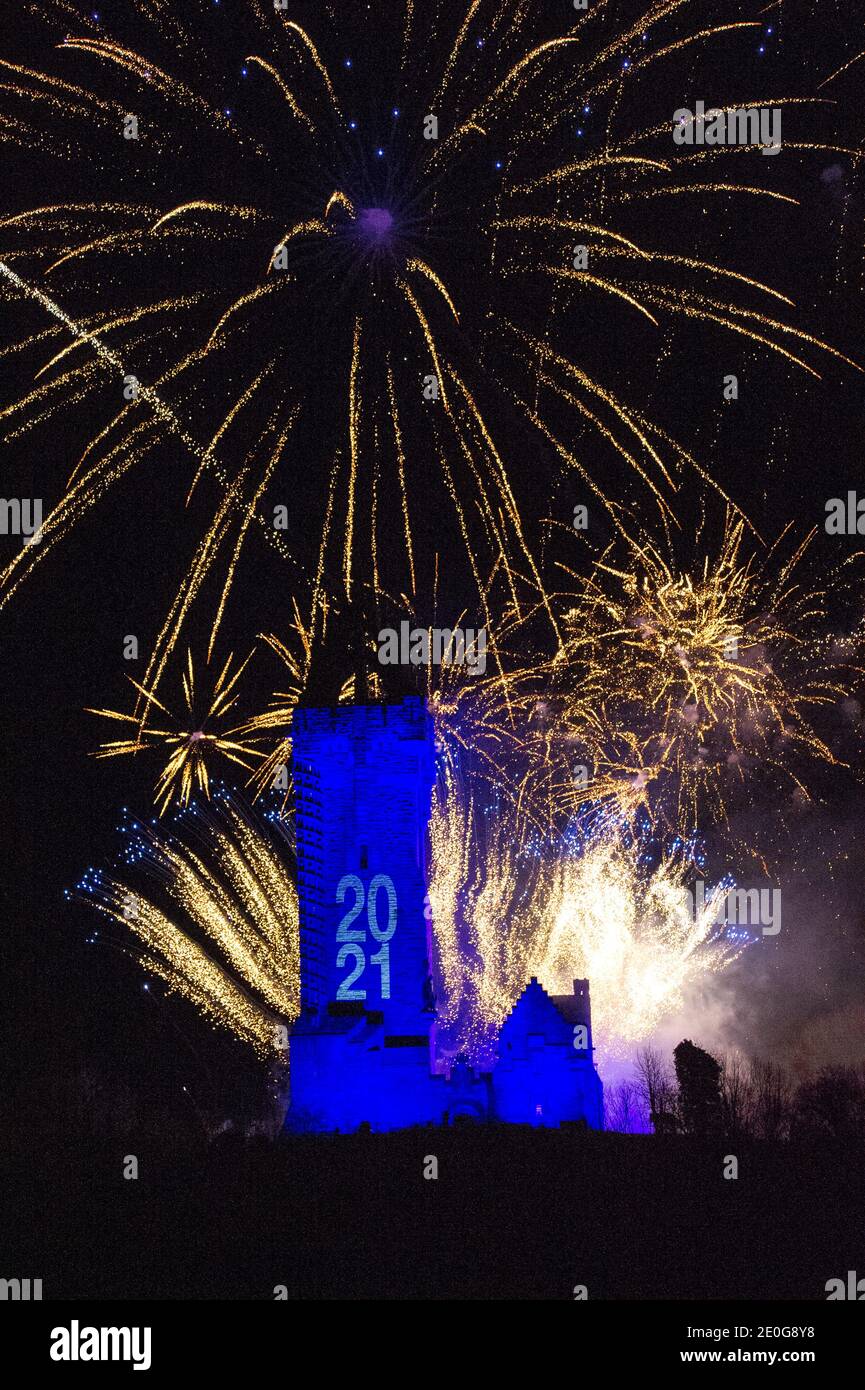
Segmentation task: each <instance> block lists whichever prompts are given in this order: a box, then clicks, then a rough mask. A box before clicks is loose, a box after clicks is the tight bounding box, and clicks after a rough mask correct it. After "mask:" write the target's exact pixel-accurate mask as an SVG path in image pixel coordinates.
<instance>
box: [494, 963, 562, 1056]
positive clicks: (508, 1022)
mask: <svg viewBox="0 0 865 1390" xmlns="http://www.w3.org/2000/svg"><path fill="white" fill-rule="evenodd" d="M509 1033H511V1034H513V1033H517V1034H528V1033H545V1034H550V1035H552V1037H553V1038H560V1039H561V1040H562V1041H569V1040H570V1036H571V1027H570V1024H569V1023H568V1020H567V1018H566V1016H565V1014H564V1013H563V1012H562V1010H561V1009H560V1007H559V1004H558V1000H557V999H556V998H554V997H553V996H552V995H550V994H547V991H546V990H545V989H544V987H543V985H542V984H540V983H539V982H538V980H537V979H536V978H535V977H534V976H532V978H531V980H530V981H529V983H528V984H527V985H526V987H525V989H524V990H523V992H522V994H521V995H520V997H519V999H518V1000H517V1002H516V1003H515V1004H514V1007H513V1008H512V1009H511V1011H510V1013H509V1014H508V1016H507V1018H506V1019H505V1021H504V1023H503V1024H502V1031H501V1036H502V1037H504V1038H507V1035H508V1034H509Z"/></svg>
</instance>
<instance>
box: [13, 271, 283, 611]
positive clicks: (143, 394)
mask: <svg viewBox="0 0 865 1390" xmlns="http://www.w3.org/2000/svg"><path fill="white" fill-rule="evenodd" d="M0 274H2V275H3V276H4V277H5V279H7V280H8V281H9V282H10V283H11V284H13V285H14V286H15V287H16V289H18V290H21V291H22V292H23V293H24V294H26V295H27V296H29V297H30V298H31V299H35V300H36V301H37V303H38V304H40V305H41V306H42V307H43V308H44V309H46V310H47V312H48V313H49V314H51V316H52V317H53V318H55V319H57V320H58V321H59V322H60V323H62V324H63V325H64V327H65V328H67V329H68V330H69V332H70V333H71V334H72V335H73V337H74V338H75V339H76V342H79V343H81V344H86V345H88V346H89V347H91V348H92V349H93V351H94V352H95V354H96V356H97V358H98V359H99V361H100V362H101V363H103V364H105V365H107V366H109V367H110V368H111V369H112V371H114V372H116V373H117V374H118V375H119V376H121V377H126V376H128V375H129V371H128V367H127V365H126V364H125V363H124V362H123V360H122V358H121V357H120V356H118V354H117V353H116V352H114V351H113V350H112V349H111V348H109V347H107V346H106V345H105V343H103V342H102V341H101V339H100V338H99V337H98V336H97V335H96V334H95V333H93V332H91V331H90V330H88V329H86V328H85V327H83V326H82V325H81V324H79V323H76V321H75V320H74V319H73V318H71V317H70V316H69V314H67V313H66V311H65V310H64V309H63V308H61V306H60V305H59V304H57V303H56V302H55V301H54V300H53V299H51V297H50V296H49V295H47V294H45V292H44V290H41V289H39V287H38V286H36V285H31V284H29V283H28V282H27V281H26V280H24V279H22V277H21V276H20V275H18V274H17V273H16V271H14V270H13V269H12V267H11V266H9V265H7V264H6V263H5V261H2V260H0ZM142 312H147V311H146V310H145V311H142ZM130 321H131V320H130V318H126V319H124V320H122V322H124V323H127V322H130ZM118 322H120V321H118ZM55 360H56V359H55ZM49 365H50V364H49ZM138 396H139V398H140V399H142V400H144V401H146V402H147V403H148V404H149V405H150V406H152V408H153V410H154V413H155V414H156V416H157V419H159V420H161V421H162V423H163V424H165V425H166V426H167V427H168V428H169V429H171V430H172V432H173V433H175V434H176V435H177V436H178V438H179V439H180V440H181V441H182V442H183V444H185V446H186V448H187V449H189V451H190V453H192V454H194V455H195V456H196V458H198V459H199V460H200V463H201V466H202V467H204V468H206V467H211V468H214V471H216V469H215V461H214V460H213V458H212V450H211V449H207V450H205V449H204V448H202V446H201V445H200V444H199V443H198V442H197V441H196V440H195V439H193V438H192V436H191V435H190V434H189V433H188V432H187V430H186V428H185V426H184V425H183V422H182V420H181V419H180V417H179V416H178V415H177V414H176V413H175V412H174V411H173V410H172V409H171V407H170V406H169V405H167V404H166V403H165V401H163V400H162V398H161V397H160V396H159V395H158V393H157V392H156V391H154V390H153V388H152V387H150V386H145V385H140V384H139V387H138ZM131 462H132V459H130V460H129V463H131ZM87 476H88V477H89V476H90V475H87ZM221 481H223V482H224V479H221ZM73 497H74V498H75V505H74V508H71V507H70V502H71V499H72V498H73ZM97 500H98V497H97V495H93V496H89V495H88V493H87V491H86V490H85V489H83V488H82V489H80V490H79V489H77V488H76V489H73V491H71V492H69V493H68V494H67V495H66V497H64V498H63V499H62V500H61V502H60V503H59V504H58V506H57V507H56V508H55V509H54V511H53V512H51V513H50V514H49V516H48V517H46V519H45V522H44V524H43V527H42V535H43V537H45V538H47V540H48V544H47V545H40V546H39V549H38V550H36V549H35V548H34V549H31V550H28V551H27V553H26V554H21V555H18V556H16V558H15V559H14V560H13V561H11V563H10V564H9V565H8V566H7V568H6V569H5V570H4V571H3V572H2V573H0V608H2V607H5V605H6V604H7V603H8V601H9V599H10V598H11V597H12V594H13V593H14V592H15V590H16V589H17V587H18V585H19V584H20V582H21V578H20V577H19V578H17V579H15V582H14V583H11V581H12V580H13V578H14V576H15V575H16V573H17V570H18V569H19V568H20V567H21V566H22V565H25V564H26V565H28V566H31V567H32V566H33V565H35V564H36V563H37V561H38V560H40V559H44V557H45V555H46V554H47V552H48V550H49V549H50V547H51V546H52V545H53V544H54V543H55V542H56V541H57V540H59V539H60V538H61V535H62V533H63V529H64V526H65V523H66V522H67V521H68V520H69V512H70V511H72V512H73V518H72V519H73V520H77V519H78V515H79V514H80V510H83V509H86V508H87V507H89V506H92V505H93V503H94V502H96V501H97ZM240 505H242V504H240ZM246 510H247V522H246V524H247V525H248V522H249V520H250V519H251V518H252V517H253V516H254V517H255V520H256V521H257V522H258V523H259V525H261V526H262V527H263V528H264V531H265V534H266V535H267V536H268V538H269V539H270V538H271V537H272V536H274V533H273V531H272V528H271V527H270V525H269V522H268V521H267V519H266V518H265V517H264V516H263V515H262V514H261V513H259V512H257V511H255V510H254V509H252V508H248V509H246ZM55 533H56V534H55ZM271 543H272V544H274V545H275V546H277V548H278V549H279V550H280V553H281V554H283V555H284V556H285V555H287V553H288V552H287V547H286V546H285V544H284V542H283V541H282V539H281V537H279V536H275V537H274V539H273V540H272V541H271ZM10 583H11V587H10Z"/></svg>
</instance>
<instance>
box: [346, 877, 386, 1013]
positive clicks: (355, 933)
mask: <svg viewBox="0 0 865 1390" xmlns="http://www.w3.org/2000/svg"><path fill="white" fill-rule="evenodd" d="M336 900H337V902H338V903H346V901H347V900H348V902H349V903H351V906H350V907H349V909H348V911H347V912H346V914H345V916H344V917H343V918H342V920H341V922H340V924H339V926H338V927H337V930H336V940H337V944H338V949H337V954H336V967H337V969H338V970H344V969H345V968H346V967H347V966H348V965H349V963H351V966H352V968H351V969H350V970H349V973H348V974H347V975H346V977H345V979H344V980H343V982H342V984H341V985H340V986H339V989H338V990H337V992H336V997H337V999H366V997H367V991H366V989H361V988H355V987H354V986H356V985H357V984H358V982H359V981H360V980H361V979H362V977H363V975H364V972H365V971H366V968H367V964H369V965H370V966H371V967H375V968H376V969H377V970H378V971H379V976H378V981H377V983H378V984H379V985H380V986H381V989H380V998H382V999H390V945H389V944H388V943H389V942H390V939H391V937H392V936H393V934H394V932H395V931H396V889H395V888H394V886H393V879H390V878H388V877H387V875H386V874H376V876H375V878H373V879H372V880H371V881H370V885H369V888H368V889H367V888H365V887H364V885H363V883H362V881H361V880H360V879H359V878H358V877H357V874H345V876H344V877H343V878H341V879H340V881H339V884H338V885H337V890H336ZM364 905H366V920H364V919H363V918H362V917H361V913H362V912H363V909H364ZM358 919H360V921H359V924H358V925H357V926H355V925H354V924H355V923H356V922H358ZM382 919H385V922H386V925H384V926H382V925H381V923H382ZM367 930H368V931H369V935H370V936H371V937H372V941H371V942H367ZM370 946H371V947H372V950H373V954H372V955H370V956H369V960H368V961H367V951H368V950H369V948H370ZM376 947H378V950H376V949H375V948H376ZM372 992H373V993H375V991H374V989H373V990H372Z"/></svg>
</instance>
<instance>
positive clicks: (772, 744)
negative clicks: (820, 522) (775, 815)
mask: <svg viewBox="0 0 865 1390" xmlns="http://www.w3.org/2000/svg"><path fill="white" fill-rule="evenodd" d="M812 541H813V533H812V535H810V536H808V537H806V538H805V540H804V541H803V542H802V543H801V544H799V545H794V546H792V547H790V546H789V528H788V529H787V531H785V532H784V533H783V534H782V535H781V536H780V537H779V538H778V540H777V541H776V542H775V544H774V545H772V546H771V547H768V548H763V547H759V546H758V545H757V544H756V542H754V543H752V544H749V543H748V541H747V538H746V531H745V527H744V524H743V523H742V522H741V520H733V521H730V520H729V519H728V525H727V527H726V530H725V532H724V535H723V538H722V541H721V544H720V547H719V549H718V550H717V552H716V553H714V554H711V553H708V554H707V553H704V555H703V558H702V560H701V561H699V562H698V563H697V564H695V565H693V566H692V567H690V568H684V567H682V566H680V565H677V564H676V562H675V561H674V560H673V559H672V558H670V556H669V555H665V554H664V553H663V552H662V550H661V549H659V548H658V547H656V546H654V545H652V544H647V543H643V542H640V541H631V542H629V543H628V544H627V545H626V546H624V547H623V552H624V553H621V552H620V558H618V559H617V557H616V555H615V554H613V553H610V552H608V553H606V554H605V555H604V556H602V557H601V558H600V559H599V560H598V561H597V563H596V565H595V567H594V570H593V573H592V574H591V576H590V577H589V579H588V580H587V581H584V582H582V583H580V584H579V585H578V586H577V587H576V590H575V593H574V594H573V597H572V600H565V602H566V603H568V606H567V609H566V611H565V613H564V615H563V619H562V630H563V634H564V635H563V643H562V648H561V651H560V653H559V654H558V656H557V657H556V658H555V660H554V661H553V663H552V666H551V668H550V673H551V675H552V683H553V685H554V686H555V685H556V684H558V686H559V689H560V690H561V691H562V692H563V703H562V705H561V713H562V715H563V718H564V720H565V722H566V724H567V726H568V732H569V735H570V736H571V737H572V738H573V740H574V743H573V747H574V752H575V760H579V758H580V757H581V756H583V755H584V756H585V763H586V766H587V769H588V771H589V776H588V778H587V780H586V781H585V782H584V783H583V786H584V788H585V795H586V798H587V799H589V798H595V797H598V798H603V797H606V796H612V797H613V798H614V799H616V800H617V801H619V803H620V805H621V806H622V809H626V810H628V811H629V813H630V814H633V812H634V810H635V809H636V807H637V806H640V805H643V806H645V807H647V808H648V809H650V810H651V811H652V813H653V814H654V815H656V816H657V817H659V818H663V819H664V820H665V821H666V823H667V825H668V826H672V827H673V828H676V827H679V826H681V825H688V824H689V825H692V826H693V825H698V824H699V825H702V826H703V827H707V826H708V824H710V823H714V822H718V821H723V820H725V819H726V817H727V804H728V799H729V797H730V796H731V795H732V794H733V791H734V789H735V788H737V787H742V786H744V785H745V784H748V783H750V784H751V789H752V792H753V791H754V790H755V789H756V787H757V786H760V785H762V786H764V787H765V786H766V785H769V786H771V787H772V789H773V790H775V789H777V788H781V789H782V790H783V789H784V788H785V787H786V789H787V791H788V792H789V791H792V790H794V789H795V790H798V792H799V793H800V794H801V795H804V796H807V782H806V779H807V774H808V769H809V767H813V766H814V765H815V764H817V763H819V762H826V763H833V762H835V761H837V759H836V755H835V753H834V752H833V749H832V747H831V746H830V744H829V743H828V742H827V741H826V740H825V739H824V738H823V737H821V735H820V733H819V732H818V716H819V714H820V711H821V710H822V709H826V708H827V707H832V706H835V707H837V706H839V704H840V702H841V701H842V700H843V698H844V696H845V692H846V690H847V688H848V686H849V679H850V676H851V673H852V672H854V671H855V672H857V673H859V674H861V668H860V666H859V664H858V663H859V662H860V661H861V649H860V648H859V645H858V644H857V643H856V642H855V641H854V642H852V643H850V644H848V648H847V651H846V654H845V657H844V663H843V665H842V664H841V662H840V661H839V654H838V648H837V643H836V642H835V640H834V637H833V634H832V633H831V631H830V626H829V623H828V620H827V616H826V604H827V597H828V593H829V591H830V590H831V589H832V588H833V585H834V586H836V588H838V587H840V585H841V583H842V580H841V577H840V576H839V575H838V574H832V575H830V577H829V580H828V582H827V583H824V584H821V585H820V586H818V587H814V586H813V584H812V582H811V579H810V576H809V573H808V569H809V566H808V565H807V562H806V556H807V552H808V549H809V546H810V544H811V542H812ZM848 587H849V586H848Z"/></svg>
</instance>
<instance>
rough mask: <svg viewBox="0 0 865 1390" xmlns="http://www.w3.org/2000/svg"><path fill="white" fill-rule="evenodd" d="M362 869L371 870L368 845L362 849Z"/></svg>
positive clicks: (362, 846)
mask: <svg viewBox="0 0 865 1390" xmlns="http://www.w3.org/2000/svg"><path fill="white" fill-rule="evenodd" d="M360 867H361V868H362V869H368V868H369V850H368V849H367V846H366V845H361V847H360Z"/></svg>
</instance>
